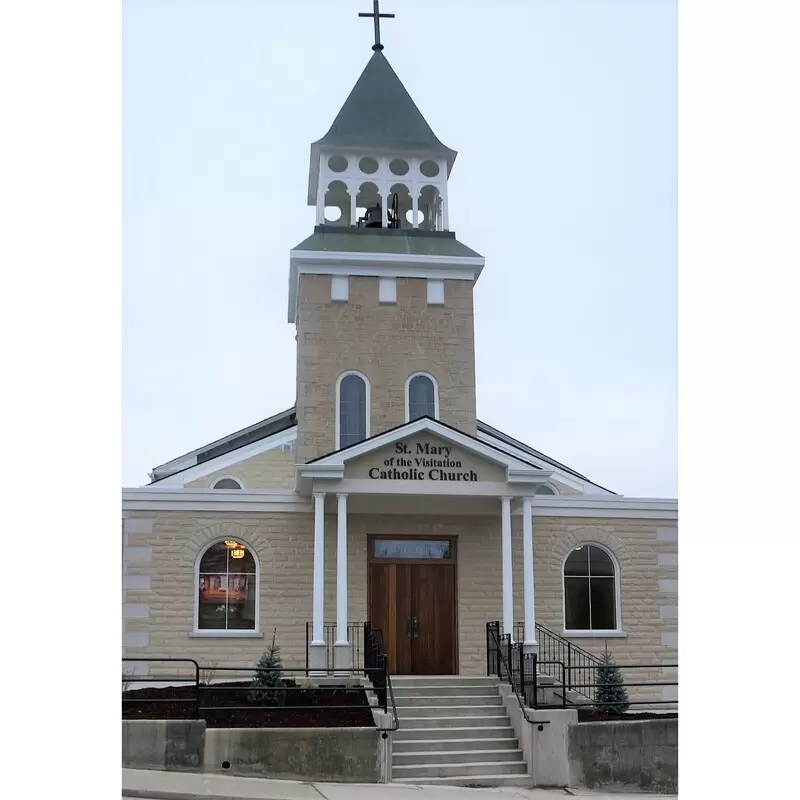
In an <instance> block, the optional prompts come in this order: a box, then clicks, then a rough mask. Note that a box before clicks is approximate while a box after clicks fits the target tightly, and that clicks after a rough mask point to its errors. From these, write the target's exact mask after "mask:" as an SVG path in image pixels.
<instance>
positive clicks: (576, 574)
mask: <svg viewBox="0 0 800 800" xmlns="http://www.w3.org/2000/svg"><path fill="white" fill-rule="evenodd" d="M563 573H564V633H565V635H567V636H568V635H569V634H570V633H572V632H578V633H587V632H590V631H591V632H597V634H598V635H602V634H603V633H608V632H615V631H619V630H620V627H621V626H620V607H619V565H618V564H617V562H616V559H615V558H614V556H613V555H612V554H611V553H610V552H609V551H608V550H606V548H605V547H602V546H600V545H599V544H594V543H592V542H585V543H583V544H579V545H577V546H576V547H573V548H572V550H570V552H569V553H568V554H567V557H566V559H565V560H564V568H563Z"/></svg>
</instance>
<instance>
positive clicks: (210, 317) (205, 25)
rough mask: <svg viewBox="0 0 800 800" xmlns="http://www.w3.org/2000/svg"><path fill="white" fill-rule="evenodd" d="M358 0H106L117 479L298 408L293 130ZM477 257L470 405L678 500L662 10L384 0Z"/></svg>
mask: <svg viewBox="0 0 800 800" xmlns="http://www.w3.org/2000/svg"><path fill="white" fill-rule="evenodd" d="M371 5H372V4H371V2H370V0H352V1H349V2H326V3H324V4H323V3H321V4H310V3H303V2H293V3H286V4H279V3H271V2H254V1H248V0H241V1H239V0H219V2H208V1H207V0H206V1H202V2H201V1H200V0H125V3H124V40H123V58H124V67H123V69H124V72H123V127H124V142H123V168H124V176H123V179H124V259H123V280H124V284H123V285H124V297H123V306H124V312H123V313H124V316H123V347H124V350H123V365H124V366H123V368H124V375H123V379H124V388H123V391H124V395H123V401H124V408H123V420H124V442H123V448H124V449H123V456H124V463H123V481H124V484H125V485H126V486H138V485H142V484H145V483H147V480H148V479H147V473H148V471H149V470H150V469H151V468H152V467H154V466H156V465H157V464H160V463H163V462H164V461H167V460H169V459H171V458H174V457H176V456H179V455H181V454H182V453H185V452H187V451H189V450H192V449H194V448H196V447H199V446H201V445H203V444H206V443H208V442H210V441H212V440H214V439H217V438H219V437H221V436H224V435H226V434H228V433H231V432H233V431H235V430H238V429H240V428H242V427H245V426H247V425H250V424H252V423H254V422H256V421H258V420H260V419H264V418H265V417H268V416H271V415H272V414H275V413H277V412H279V411H282V410H284V409H286V408H288V407H290V406H291V405H293V404H294V399H295V384H294V382H295V341H294V336H295V329H294V326H293V325H290V324H289V323H288V322H287V321H286V303H287V287H288V270H289V257H288V253H289V250H291V248H292V247H293V246H294V245H296V244H298V243H299V242H300V241H302V240H303V239H304V238H305V237H306V236H308V235H309V234H310V233H311V232H312V228H313V224H314V210H313V209H312V208H309V207H308V206H307V205H306V190H307V181H308V162H309V145H310V143H311V142H312V141H314V140H315V139H318V138H320V137H321V136H322V135H323V134H324V133H325V132H326V131H327V130H328V128H329V127H330V124H331V123H332V121H333V119H334V117H335V116H336V113H337V112H338V110H339V108H340V107H341V105H342V103H343V102H344V100H345V98H346V97H347V95H348V93H349V92H350V90H351V88H352V87H353V84H354V83H355V81H356V79H357V78H358V76H359V75H360V73H361V71H362V70H363V68H364V66H365V65H366V63H367V61H368V60H369V58H370V56H371V55H372V51H371V49H370V48H371V45H372V25H371V20H365V19H359V18H358V16H357V14H358V12H363V11H371ZM381 10H382V11H384V12H394V13H396V14H397V17H396V18H395V19H393V20H387V21H385V22H383V24H382V40H383V43H384V45H385V48H386V49H385V50H384V54H385V55H386V57H387V58H388V60H389V62H390V63H391V64H392V66H393V67H394V69H395V71H396V72H397V74H398V75H399V77H400V79H401V80H402V81H403V83H404V85H405V87H406V88H407V89H408V91H409V93H410V94H411V96H412V98H413V99H414V101H415V102H416V104H417V106H418V107H419V109H420V110H421V112H422V114H423V115H424V116H425V118H426V119H427V121H428V123H429V124H430V126H431V127H432V128H433V130H434V132H435V133H436V135H437V136H438V137H439V139H440V140H441V141H442V142H444V143H445V144H446V145H448V146H449V147H452V148H453V149H455V150H457V151H458V153H459V155H458V159H457V161H456V164H455V167H454V169H453V172H452V176H451V179H450V188H449V203H450V224H451V228H452V229H453V230H454V231H455V232H456V236H457V237H458V238H459V239H460V240H461V241H462V242H464V243H465V244H466V245H468V246H469V247H472V248H473V249H475V250H477V251H478V252H480V253H481V254H482V255H484V256H485V258H486V267H485V268H484V271H483V274H482V275H481V278H480V280H479V281H478V284H477V287H476V292H475V313H476V321H475V337H476V360H477V396H478V417H479V418H480V419H482V420H484V421H485V422H487V423H489V424H491V425H494V426H495V427H498V428H500V429H501V430H503V431H505V432H506V433H508V434H510V435H512V436H514V437H516V438H518V439H521V440H522V441H524V442H526V443H528V444H529V445H531V446H533V447H535V448H537V449H539V450H541V451H542V452H544V453H547V454H548V455H550V456H552V457H553V458H556V459H558V460H559V461H561V462H563V463H565V464H568V465H569V466H571V467H573V468H574V469H576V470H578V471H579V472H582V473H583V474H585V475H587V476H588V477H590V478H591V479H592V480H594V481H595V482H597V483H600V484H601V485H603V486H606V487H608V488H610V489H613V490H614V491H618V492H621V493H623V494H625V495H628V496H640V497H673V496H675V494H676V486H677V476H676V463H677V457H676V449H677V446H676V444H677V443H676V436H677V434H676V422H677V419H676V414H677V412H676V355H677V337H676V327H677V317H676V314H677V311H676V283H677V272H676V251H677V243H676V195H677V177H676V176H677V171H676V157H677V153H676V84H677V65H676V8H675V4H674V3H673V2H670V1H668V0H665V1H661V0H651V1H648V0H636V2H621V1H620V2H601V1H600V0H596V1H593V2H571V1H570V0H557V2H546V3H541V2H527V3H518V4H505V3H500V2H481V3H478V2H458V3H440V2H432V0H426V1H425V2H421V1H420V2H414V1H413V0H383V3H382V8H381Z"/></svg>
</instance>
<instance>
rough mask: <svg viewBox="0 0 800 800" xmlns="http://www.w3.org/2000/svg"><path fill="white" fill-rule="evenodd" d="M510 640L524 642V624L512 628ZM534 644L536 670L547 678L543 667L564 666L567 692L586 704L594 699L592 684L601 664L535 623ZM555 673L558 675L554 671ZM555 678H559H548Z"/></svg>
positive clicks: (596, 659)
mask: <svg viewBox="0 0 800 800" xmlns="http://www.w3.org/2000/svg"><path fill="white" fill-rule="evenodd" d="M514 638H515V639H516V640H517V641H518V642H521V641H523V640H524V638H525V623H524V622H517V623H515V625H514ZM536 642H537V644H538V648H537V649H538V659H539V668H540V669H541V670H542V672H544V673H545V674H548V675H549V674H550V673H549V672H548V671H547V669H545V668H544V664H545V663H547V664H548V666H549V667H552V668H557V667H558V665H559V664H563V665H564V672H565V673H566V680H567V688H568V689H571V690H572V691H574V692H579V693H580V694H582V695H584V696H585V697H587V698H589V699H590V700H592V699H594V689H593V688H592V684H594V683H596V682H597V668H598V667H599V666H600V665H601V664H602V661H601V660H600V659H599V658H598V657H597V656H596V655H593V654H592V653H590V652H589V651H588V650H584V649H583V648H582V647H578V646H577V645H575V644H573V643H572V642H570V641H569V639H565V638H564V637H563V636H559V635H558V634H557V633H555V632H554V631H551V630H550V629H549V628H545V626H544V625H540V624H539V623H538V622H537V623H536ZM556 671H558V670H557V669H556ZM552 677H553V678H559V677H560V676H559V675H552Z"/></svg>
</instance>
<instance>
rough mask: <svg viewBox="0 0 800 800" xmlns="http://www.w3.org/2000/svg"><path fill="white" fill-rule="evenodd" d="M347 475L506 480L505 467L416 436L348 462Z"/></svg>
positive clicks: (451, 480) (378, 478)
mask: <svg viewBox="0 0 800 800" xmlns="http://www.w3.org/2000/svg"><path fill="white" fill-rule="evenodd" d="M346 472H347V477H352V478H369V479H371V480H376V481H431V482H434V483H441V482H449V483H473V482H475V481H487V480H490V481H497V480H503V479H504V475H503V474H502V473H503V469H502V467H500V466H499V465H497V464H494V463H491V462H486V461H484V460H483V459H481V458H477V457H476V456H475V455H474V454H473V453H470V452H468V451H465V450H463V449H461V448H458V447H456V446H455V445H453V444H452V443H449V442H446V441H444V440H442V439H439V438H435V437H432V436H414V437H411V438H409V439H405V440H402V441H399V442H394V443H393V444H391V445H389V446H387V447H384V448H381V449H380V450H377V451H375V452H373V453H369V454H367V455H365V456H364V457H363V458H360V459H357V460H355V461H354V462H353V463H352V464H348V467H347V469H346Z"/></svg>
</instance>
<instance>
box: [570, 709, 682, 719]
mask: <svg viewBox="0 0 800 800" xmlns="http://www.w3.org/2000/svg"><path fill="white" fill-rule="evenodd" d="M677 717H678V713H677V712H668V713H664V714H659V713H657V712H652V711H641V712H638V713H634V714H612V713H610V712H608V711H598V710H597V709H596V708H579V709H578V722H619V721H622V722H637V721H638V720H642V719H677Z"/></svg>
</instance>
